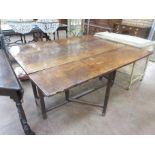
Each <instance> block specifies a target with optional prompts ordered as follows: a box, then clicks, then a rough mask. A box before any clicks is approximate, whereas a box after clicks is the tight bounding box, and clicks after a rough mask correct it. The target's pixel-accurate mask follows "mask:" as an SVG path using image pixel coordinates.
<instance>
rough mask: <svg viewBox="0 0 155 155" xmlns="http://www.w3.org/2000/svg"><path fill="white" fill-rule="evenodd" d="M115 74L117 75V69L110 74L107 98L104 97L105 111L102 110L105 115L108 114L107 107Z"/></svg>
mask: <svg viewBox="0 0 155 155" xmlns="http://www.w3.org/2000/svg"><path fill="white" fill-rule="evenodd" d="M115 75H116V71H113V72H112V73H110V74H109V77H108V82H107V88H106V92H105V98H104V105H103V111H102V115H103V116H105V114H106V109H107V105H108V101H109V96H110V88H111V86H112V85H113V83H114V79H115Z"/></svg>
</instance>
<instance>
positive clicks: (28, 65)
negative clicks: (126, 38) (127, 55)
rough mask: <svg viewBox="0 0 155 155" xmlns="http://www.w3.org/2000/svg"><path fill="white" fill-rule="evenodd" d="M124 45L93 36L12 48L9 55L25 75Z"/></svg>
mask: <svg viewBox="0 0 155 155" xmlns="http://www.w3.org/2000/svg"><path fill="white" fill-rule="evenodd" d="M123 46H124V45H122V44H118V43H112V42H109V41H104V40H103V39H99V38H97V37H93V36H86V37H76V38H70V39H64V40H60V41H53V42H37V43H31V44H26V45H24V46H23V45H22V46H16V47H15V46H13V47H11V48H10V53H11V54H12V55H13V57H14V58H15V59H16V61H17V62H18V63H19V64H20V66H21V67H22V68H23V69H24V70H25V72H26V73H27V74H30V73H34V72H37V71H40V70H44V69H47V68H51V67H55V66H58V65H63V64H66V63H69V62H73V61H78V60H81V59H83V58H87V57H92V56H94V55H97V54H101V53H104V52H108V51H111V50H115V49H117V48H120V47H123Z"/></svg>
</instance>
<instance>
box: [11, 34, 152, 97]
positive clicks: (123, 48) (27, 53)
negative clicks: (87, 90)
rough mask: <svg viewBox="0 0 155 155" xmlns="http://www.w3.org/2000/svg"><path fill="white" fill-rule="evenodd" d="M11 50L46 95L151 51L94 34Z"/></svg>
mask: <svg viewBox="0 0 155 155" xmlns="http://www.w3.org/2000/svg"><path fill="white" fill-rule="evenodd" d="M15 51H16V52H15ZM10 52H11V53H12V55H13V57H14V58H15V59H16V61H17V62H18V63H19V64H20V65H21V66H22V68H23V69H24V70H25V71H26V73H27V74H29V77H30V79H31V80H32V81H33V82H34V83H35V84H36V85H37V86H38V87H39V88H40V89H41V90H42V91H43V93H44V95H45V96H51V95H54V94H56V93H59V92H62V91H64V90H65V89H68V88H71V87H73V86H76V85H78V84H81V83H83V82H86V81H88V80H90V79H93V78H95V77H97V76H100V75H103V74H106V73H108V72H111V71H113V70H116V69H118V68H120V67H123V66H125V65H127V64H130V63H133V62H135V61H137V60H139V59H142V58H144V57H147V56H148V55H150V54H151V53H150V52H148V51H145V50H142V49H138V48H134V47H131V46H127V45H123V44H119V43H114V42H110V41H106V40H103V39H100V38H97V37H94V36H83V37H76V38H70V39H65V40H60V41H53V42H46V43H45V42H37V43H32V44H29V45H24V46H18V47H13V48H11V49H10Z"/></svg>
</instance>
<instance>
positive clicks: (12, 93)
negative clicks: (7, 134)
mask: <svg viewBox="0 0 155 155" xmlns="http://www.w3.org/2000/svg"><path fill="white" fill-rule="evenodd" d="M23 93H24V92H23V89H22V87H21V85H20V83H19V82H18V80H17V78H16V75H15V74H14V72H13V69H12V67H11V65H10V63H9V61H8V58H7V56H6V54H5V52H4V50H0V95H1V96H9V97H10V98H11V99H13V100H14V101H15V102H16V107H17V110H18V114H19V119H20V122H21V125H22V127H23V130H24V132H25V134H28V135H31V134H34V132H33V131H32V130H31V128H30V126H29V125H28V123H27V119H26V116H25V112H24V110H23V107H22V97H23Z"/></svg>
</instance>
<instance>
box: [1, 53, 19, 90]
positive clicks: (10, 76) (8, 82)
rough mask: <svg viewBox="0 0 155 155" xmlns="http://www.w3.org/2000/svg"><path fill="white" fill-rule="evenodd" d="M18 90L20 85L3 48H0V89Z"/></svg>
mask: <svg viewBox="0 0 155 155" xmlns="http://www.w3.org/2000/svg"><path fill="white" fill-rule="evenodd" d="M2 89H7V90H20V89H21V87H20V85H19V83H18V81H17V79H16V76H15V74H14V72H13V70H12V68H11V66H10V63H9V62H8V59H7V57H6V55H5V53H4V51H3V50H0V90H2Z"/></svg>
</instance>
